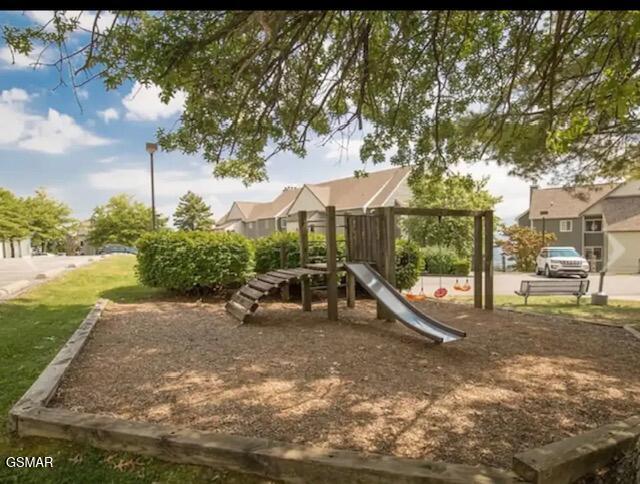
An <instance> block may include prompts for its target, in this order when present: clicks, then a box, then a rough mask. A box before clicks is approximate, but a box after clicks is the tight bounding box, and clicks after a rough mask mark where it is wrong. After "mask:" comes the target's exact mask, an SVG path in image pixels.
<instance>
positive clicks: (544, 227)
mask: <svg viewBox="0 0 640 484" xmlns="http://www.w3.org/2000/svg"><path fill="white" fill-rule="evenodd" d="M548 213H549V211H548V210H542V211H541V212H540V215H542V247H544V235H545V229H546V223H545V222H546V219H545V218H544V216H545V215H547V214H548Z"/></svg>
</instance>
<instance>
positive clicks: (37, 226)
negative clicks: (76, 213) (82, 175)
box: [24, 188, 73, 252]
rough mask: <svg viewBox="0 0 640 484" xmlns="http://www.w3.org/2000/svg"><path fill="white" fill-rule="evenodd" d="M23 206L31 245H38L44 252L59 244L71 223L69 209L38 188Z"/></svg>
mask: <svg viewBox="0 0 640 484" xmlns="http://www.w3.org/2000/svg"><path fill="white" fill-rule="evenodd" d="M24 205H25V210H26V216H27V223H28V225H29V230H30V232H31V234H32V235H31V237H32V239H31V240H32V245H39V246H40V247H41V248H42V251H43V252H46V251H47V250H48V249H50V248H51V244H52V243H53V242H57V243H60V242H61V241H62V239H64V237H65V235H66V234H67V232H68V229H69V226H70V224H71V223H72V221H73V219H72V218H71V217H70V214H71V209H70V208H69V207H68V206H67V205H66V204H64V203H62V202H60V201H58V200H56V199H54V198H52V197H50V196H49V195H48V194H47V192H46V191H45V190H44V189H43V188H40V189H38V190H36V193H35V195H34V196H33V197H27V198H25V199H24Z"/></svg>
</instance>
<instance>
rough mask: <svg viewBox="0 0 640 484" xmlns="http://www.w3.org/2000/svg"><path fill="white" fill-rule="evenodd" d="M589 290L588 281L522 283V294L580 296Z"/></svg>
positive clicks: (567, 280) (566, 280)
mask: <svg viewBox="0 0 640 484" xmlns="http://www.w3.org/2000/svg"><path fill="white" fill-rule="evenodd" d="M588 290H589V279H579V280H576V279H565V280H563V281H522V282H520V292H521V293H523V294H550V295H551V294H572V295H573V294H580V295H585V294H586V293H587V291H588Z"/></svg>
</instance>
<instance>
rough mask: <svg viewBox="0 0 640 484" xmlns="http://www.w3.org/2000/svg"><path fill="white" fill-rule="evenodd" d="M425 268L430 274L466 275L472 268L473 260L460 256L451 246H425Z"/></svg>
mask: <svg viewBox="0 0 640 484" xmlns="http://www.w3.org/2000/svg"><path fill="white" fill-rule="evenodd" d="M422 254H423V255H424V261H425V262H424V270H425V271H426V272H428V273H429V274H456V275H460V276H466V275H468V274H469V271H470V269H471V262H470V261H469V260H468V259H467V258H466V257H461V256H459V255H458V254H457V253H456V251H455V250H454V249H452V248H450V247H442V246H430V247H423V248H422Z"/></svg>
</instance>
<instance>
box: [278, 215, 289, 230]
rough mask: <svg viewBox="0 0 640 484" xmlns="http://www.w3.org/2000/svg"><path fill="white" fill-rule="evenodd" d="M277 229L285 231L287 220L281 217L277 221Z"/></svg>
mask: <svg viewBox="0 0 640 484" xmlns="http://www.w3.org/2000/svg"><path fill="white" fill-rule="evenodd" d="M278 228H279V229H280V230H287V219H286V218H284V217H282V218H279V219H278Z"/></svg>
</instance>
